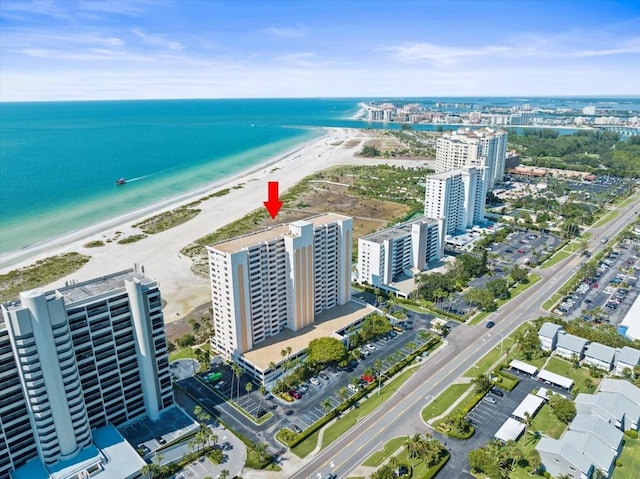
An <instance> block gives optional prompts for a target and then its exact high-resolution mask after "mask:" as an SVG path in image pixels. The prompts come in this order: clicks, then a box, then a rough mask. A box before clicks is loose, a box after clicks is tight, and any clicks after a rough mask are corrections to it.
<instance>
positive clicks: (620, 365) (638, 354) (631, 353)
mask: <svg viewBox="0 0 640 479" xmlns="http://www.w3.org/2000/svg"><path fill="white" fill-rule="evenodd" d="M638 365H640V349H635V348H630V347H629V346H625V347H623V348H622V349H619V350H618V351H617V352H616V361H615V371H614V372H615V374H616V375H618V376H622V375H623V374H624V370H625V369H630V370H631V371H633V368H634V367H635V366H638Z"/></svg>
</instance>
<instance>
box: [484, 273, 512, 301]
mask: <svg viewBox="0 0 640 479" xmlns="http://www.w3.org/2000/svg"><path fill="white" fill-rule="evenodd" d="M487 289H488V290H489V291H491V293H492V294H493V296H494V297H495V298H498V299H503V298H508V297H509V283H507V280H506V279H504V278H496V279H492V280H491V281H489V282H488V283H487Z"/></svg>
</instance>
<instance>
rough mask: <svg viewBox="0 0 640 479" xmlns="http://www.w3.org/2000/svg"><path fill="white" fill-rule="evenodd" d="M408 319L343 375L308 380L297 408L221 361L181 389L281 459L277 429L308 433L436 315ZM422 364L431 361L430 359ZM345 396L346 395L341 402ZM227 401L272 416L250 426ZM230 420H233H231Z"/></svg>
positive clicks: (403, 351)
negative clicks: (208, 380)
mask: <svg viewBox="0 0 640 479" xmlns="http://www.w3.org/2000/svg"><path fill="white" fill-rule="evenodd" d="M406 316H407V319H406V320H404V321H398V322H397V327H398V328H399V329H400V326H399V325H402V328H401V332H396V333H395V334H396V335H395V337H394V338H392V339H390V338H387V339H386V340H385V339H378V340H376V341H372V342H371V343H369V347H366V345H363V346H362V349H363V350H364V351H366V353H367V354H366V355H365V354H362V357H361V359H360V360H357V361H353V362H352V364H351V365H350V367H349V368H347V369H346V370H344V371H343V370H339V369H338V368H332V369H326V370H324V371H322V372H321V373H319V374H317V375H316V376H315V378H314V380H313V381H312V380H308V381H306V382H305V383H304V384H303V385H301V387H298V388H297V390H298V392H299V393H300V395H301V397H300V399H299V400H296V401H294V402H293V403H287V402H285V401H284V400H282V399H281V398H279V397H276V396H275V395H272V394H270V393H267V394H265V395H262V394H261V393H260V392H259V388H258V385H257V384H255V383H252V387H251V389H252V390H251V392H249V393H247V390H246V387H245V384H246V383H248V382H251V379H250V378H249V377H248V376H247V375H244V374H243V375H241V377H240V380H239V382H238V379H237V378H236V377H235V376H234V375H233V373H232V371H231V369H230V367H229V366H228V365H227V364H224V363H223V362H222V361H213V362H212V364H211V369H210V370H209V371H208V372H206V373H202V374H200V375H199V377H200V380H201V381H198V380H196V378H193V377H192V378H185V379H183V380H180V381H179V382H178V384H179V385H180V386H181V387H182V388H184V389H185V390H186V391H188V392H189V394H190V395H192V396H193V397H195V398H197V400H198V402H200V403H201V404H202V405H203V406H204V407H206V408H207V409H208V410H209V411H211V412H212V413H213V414H215V415H221V414H224V419H225V421H230V424H233V427H234V428H237V430H238V431H239V432H242V433H243V434H245V435H247V437H249V438H250V439H251V440H252V441H254V442H266V443H267V444H268V445H269V446H270V447H269V449H270V451H271V452H272V453H274V454H278V452H279V451H280V449H281V448H282V446H281V445H280V444H279V443H277V442H276V441H275V439H274V437H273V436H274V435H275V433H276V432H277V431H278V430H279V429H281V428H282V427H286V428H289V429H290V430H292V431H294V432H297V431H298V430H300V431H301V430H303V429H306V428H307V427H309V426H310V425H311V424H312V423H314V422H315V421H317V420H318V419H319V418H321V417H322V416H323V415H324V414H325V413H326V409H325V406H324V405H323V403H324V402H325V401H328V402H329V403H330V404H331V407H332V408H335V407H336V406H337V405H338V404H340V403H341V402H342V399H343V398H344V397H348V396H351V395H353V394H354V391H351V390H349V385H350V383H351V381H353V378H358V379H361V378H362V375H364V374H365V371H366V370H367V369H369V368H371V369H373V368H374V365H375V364H376V362H377V361H378V360H379V361H380V363H381V365H382V370H383V371H384V370H386V369H388V368H389V367H390V366H392V365H393V364H395V363H396V362H398V361H400V360H401V359H403V358H404V357H405V356H406V355H408V354H410V353H411V352H412V351H413V350H415V349H416V348H418V347H420V345H421V344H423V343H424V341H423V340H420V339H419V335H420V331H422V330H426V329H429V328H430V325H431V324H430V323H431V319H433V316H431V315H429V314H418V313H414V312H408V313H407V315H406ZM449 324H450V326H451V327H455V326H456V323H454V322H450V323H449ZM411 343H413V345H412V344H411ZM394 355H395V357H394ZM421 360H423V361H428V358H426V357H425V358H424V359H423V358H421ZM213 372H220V373H222V376H223V377H222V379H221V380H217V381H215V382H214V383H213V384H210V385H205V384H203V383H206V378H207V376H208V375H209V374H212V373H213ZM238 383H239V385H238ZM352 387H355V386H352ZM345 390H346V391H345ZM341 394H344V396H343V397H342V398H341ZM227 398H232V399H233V401H234V402H236V403H237V404H239V405H240V406H241V407H242V408H243V409H245V410H246V411H247V412H248V413H249V414H251V415H252V416H254V418H255V417H256V416H259V415H258V414H257V413H258V411H259V410H263V412H270V413H272V414H273V417H271V418H270V419H268V420H267V421H266V422H264V423H262V424H259V425H258V424H255V423H252V422H250V421H249V420H248V419H247V418H246V416H244V415H243V414H242V413H240V412H239V411H237V410H236V409H234V408H233V407H231V406H229V405H228V404H225V401H226V400H227ZM229 415H230V416H232V417H231V418H230V417H228V416H229Z"/></svg>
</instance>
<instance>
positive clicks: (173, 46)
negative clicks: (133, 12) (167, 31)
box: [131, 28, 184, 50]
mask: <svg viewBox="0 0 640 479" xmlns="http://www.w3.org/2000/svg"><path fill="white" fill-rule="evenodd" d="M131 32H132V33H133V34H134V35H135V36H137V37H138V38H140V39H141V40H142V41H143V42H144V43H145V44H147V45H150V46H154V47H161V48H168V49H170V50H182V49H183V48H184V46H183V45H182V43H180V42H176V41H172V40H167V39H166V38H165V37H164V35H156V34H152V33H146V32H145V31H144V30H142V29H140V28H134V29H133V30H131Z"/></svg>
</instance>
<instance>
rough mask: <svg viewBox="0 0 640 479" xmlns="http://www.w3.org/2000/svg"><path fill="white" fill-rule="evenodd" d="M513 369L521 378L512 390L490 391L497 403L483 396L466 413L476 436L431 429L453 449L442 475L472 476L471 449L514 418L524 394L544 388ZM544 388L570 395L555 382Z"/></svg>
mask: <svg viewBox="0 0 640 479" xmlns="http://www.w3.org/2000/svg"><path fill="white" fill-rule="evenodd" d="M510 372H511V373H512V374H515V375H516V376H518V379H519V380H520V382H519V383H518V385H517V386H516V387H515V388H514V389H513V390H512V391H503V393H504V396H503V397H499V396H496V395H494V394H491V393H488V394H487V395H486V396H485V397H491V398H493V399H495V404H493V403H490V402H489V401H487V400H486V399H482V400H481V401H480V402H479V403H478V404H477V405H476V406H475V407H474V408H473V410H471V411H470V412H469V414H467V418H468V419H470V420H471V422H472V424H473V426H474V428H475V433H474V434H473V436H471V437H470V438H469V439H467V440H459V439H453V438H450V437H447V436H444V435H443V434H441V433H440V432H438V431H437V430H434V431H433V432H432V435H433V436H434V437H436V438H437V439H439V440H440V441H441V442H442V443H443V444H445V446H446V447H447V449H449V451H450V452H451V459H449V461H448V462H447V464H446V465H445V467H444V468H443V469H442V470H441V471H440V473H439V476H442V477H456V478H457V477H465V478H472V477H473V476H471V475H469V474H466V473H465V472H463V471H467V470H468V468H469V460H468V455H469V451H471V450H472V449H477V448H479V447H481V446H484V445H486V444H487V442H489V441H490V440H491V439H493V438H494V435H495V433H496V432H498V429H500V427H501V426H502V424H503V423H504V422H505V421H506V420H507V418H509V417H511V413H512V412H513V411H514V410H515V408H516V407H517V406H518V404H520V402H521V401H522V400H523V399H524V398H525V396H526V395H527V394H529V393H530V392H531V391H532V390H533V389H539V388H540V387H541V383H540V382H539V381H537V380H536V379H534V378H531V377H530V376H529V375H528V374H524V373H518V372H517V371H510ZM544 387H545V388H547V389H549V390H552V391H553V392H556V393H559V394H563V395H566V394H567V393H566V391H563V390H561V389H558V388H556V387H554V386H553V385H547V384H545V385H544Z"/></svg>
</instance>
